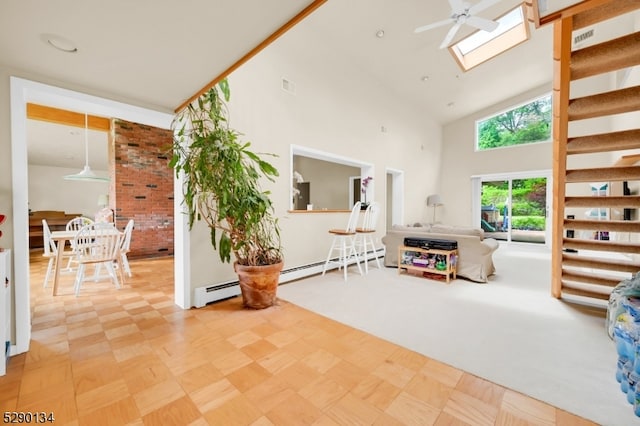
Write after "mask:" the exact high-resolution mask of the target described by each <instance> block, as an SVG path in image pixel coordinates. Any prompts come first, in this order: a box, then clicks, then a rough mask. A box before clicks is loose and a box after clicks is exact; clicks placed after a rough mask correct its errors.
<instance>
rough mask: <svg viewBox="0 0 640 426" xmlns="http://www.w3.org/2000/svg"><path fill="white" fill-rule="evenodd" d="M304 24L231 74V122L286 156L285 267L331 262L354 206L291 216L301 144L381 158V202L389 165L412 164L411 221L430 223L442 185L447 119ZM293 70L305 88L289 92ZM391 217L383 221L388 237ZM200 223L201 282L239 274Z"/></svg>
mask: <svg viewBox="0 0 640 426" xmlns="http://www.w3.org/2000/svg"><path fill="white" fill-rule="evenodd" d="M302 27H304V26H302ZM304 31H305V30H304V29H303V28H297V27H296V28H295V29H293V30H292V31H291V32H289V33H287V34H286V35H285V36H284V37H282V38H281V39H279V40H278V41H277V42H276V43H274V44H273V45H271V46H270V47H269V48H268V49H266V50H265V51H263V52H262V53H260V54H259V55H258V56H256V57H254V58H253V59H252V60H251V61H249V62H248V63H247V64H245V65H244V66H243V67H241V68H240V69H239V70H237V71H235V72H234V73H233V74H232V75H231V76H230V78H229V83H230V87H231V103H230V112H231V119H230V122H231V126H232V127H234V128H236V129H238V130H239V131H241V132H242V133H244V134H245V137H246V139H247V140H250V141H251V142H252V146H253V148H254V149H255V150H256V151H259V152H260V151H263V152H271V153H275V154H277V155H278V157H277V158H275V159H273V161H272V162H273V163H274V165H275V166H276V167H277V168H278V170H279V171H280V177H279V178H278V180H277V182H276V183H275V184H271V183H268V184H267V185H265V188H267V189H269V190H271V191H272V195H273V200H274V203H275V208H276V215H277V216H278V217H279V218H280V224H281V226H282V237H283V239H282V243H283V247H284V250H285V268H290V267H295V266H299V265H304V264H308V263H312V262H318V261H323V260H324V259H325V258H326V255H327V251H328V249H329V245H330V242H331V240H330V235H329V233H328V232H327V231H328V230H329V229H330V228H335V227H341V226H345V225H346V221H347V214H346V213H314V214H306V213H298V214H296V213H288V209H289V204H290V201H289V190H290V186H291V176H292V173H293V171H292V170H290V159H289V152H290V146H291V145H300V146H303V147H307V148H311V149H315V150H322V151H326V152H329V153H332V154H336V155H339V156H343V157H348V158H352V159H357V160H361V161H364V162H367V163H371V164H373V165H374V167H375V173H374V176H373V177H374V186H375V188H374V196H375V199H376V200H378V201H381V202H383V201H384V200H385V193H384V191H385V187H386V185H385V182H386V174H385V168H386V167H391V168H394V169H397V170H404V171H405V173H406V174H405V179H406V180H405V181H406V182H409V183H408V184H407V185H406V187H405V200H406V202H405V212H407V214H406V217H405V222H414V221H418V220H421V221H425V220H426V215H427V213H428V211H427V209H426V206H425V205H424V202H425V200H426V197H427V195H428V194H430V193H432V192H433V191H434V190H435V189H436V188H437V185H438V175H439V173H440V149H441V130H440V126H439V125H437V124H436V123H435V122H433V120H430V119H429V118H425V117H424V116H423V115H422V114H421V113H420V111H418V110H417V109H415V108H412V107H411V106H410V105H407V104H406V103H405V102H404V101H401V100H399V99H396V98H394V97H393V95H391V94H390V92H388V91H385V90H384V89H382V88H380V87H379V85H378V84H377V83H376V82H375V81H373V80H371V79H370V78H369V77H368V76H367V75H366V74H364V73H363V72H362V71H361V70H354V69H350V68H347V67H345V66H344V64H340V67H337V66H336V64H333V63H331V61H327V60H326V58H330V57H331V52H325V51H323V50H322V47H321V46H315V45H312V42H310V41H309V39H307V37H306V35H305V33H304ZM283 77H285V78H287V79H288V80H289V81H291V82H293V83H295V87H296V93H295V94H291V93H288V92H285V91H284V90H282V89H281V79H282V78H283ZM382 126H384V127H385V128H386V130H387V131H386V132H383V131H382ZM305 177H306V176H305ZM376 183H377V184H376ZM384 223H385V218H384V217H382V218H380V222H379V224H378V225H379V229H380V231H379V232H380V234H381V235H383V229H384ZM199 229H200V232H196V233H195V234H196V235H193V234H192V236H193V237H194V240H193V241H192V245H191V266H192V268H191V273H192V288H195V287H198V286H202V285H209V284H212V283H216V282H222V281H226V280H232V279H235V274H234V272H233V270H232V268H231V266H229V265H220V264H219V262H218V261H217V260H216V261H215V262H212V259H217V254H214V253H212V250H211V248H210V245H209V241H208V235H206V234H207V231H206V230H205V229H204V227H199Z"/></svg>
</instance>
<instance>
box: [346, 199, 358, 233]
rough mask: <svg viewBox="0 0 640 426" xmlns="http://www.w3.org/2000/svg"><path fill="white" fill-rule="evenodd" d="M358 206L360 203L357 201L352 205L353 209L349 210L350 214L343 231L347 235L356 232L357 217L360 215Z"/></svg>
mask: <svg viewBox="0 0 640 426" xmlns="http://www.w3.org/2000/svg"><path fill="white" fill-rule="evenodd" d="M360 206H361V203H360V201H357V202H356V203H355V204H354V205H353V208H352V209H351V214H350V215H349V222H347V228H346V229H345V231H347V232H349V233H352V232H353V233H355V232H356V228H357V227H358V216H359V214H360Z"/></svg>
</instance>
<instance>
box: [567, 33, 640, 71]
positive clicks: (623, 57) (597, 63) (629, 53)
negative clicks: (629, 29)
mask: <svg viewBox="0 0 640 426" xmlns="http://www.w3.org/2000/svg"><path fill="white" fill-rule="evenodd" d="M638 64H640V32H636V33H632V34H628V35H626V36H623V37H619V38H616V39H613V40H608V41H606V42H604V43H600V44H596V45H593V46H589V47H585V48H583V49H579V50H576V51H574V52H573V53H572V54H571V66H570V69H571V80H579V79H581V78H585V77H591V76H594V75H598V74H604V73H607V72H611V71H615V70H619V69H624V68H629V67H632V66H635V65H638Z"/></svg>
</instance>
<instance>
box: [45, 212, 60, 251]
mask: <svg viewBox="0 0 640 426" xmlns="http://www.w3.org/2000/svg"><path fill="white" fill-rule="evenodd" d="M42 240H43V243H44V255H45V256H46V257H49V256H55V255H56V254H58V247H56V243H55V241H53V240H52V239H51V229H50V228H49V224H48V223H47V220H46V219H42Z"/></svg>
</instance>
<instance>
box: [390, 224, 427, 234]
mask: <svg viewBox="0 0 640 426" xmlns="http://www.w3.org/2000/svg"><path fill="white" fill-rule="evenodd" d="M392 229H393V230H394V231H415V232H429V230H430V229H431V224H428V223H419V222H416V223H414V224H413V225H393V227H392Z"/></svg>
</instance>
